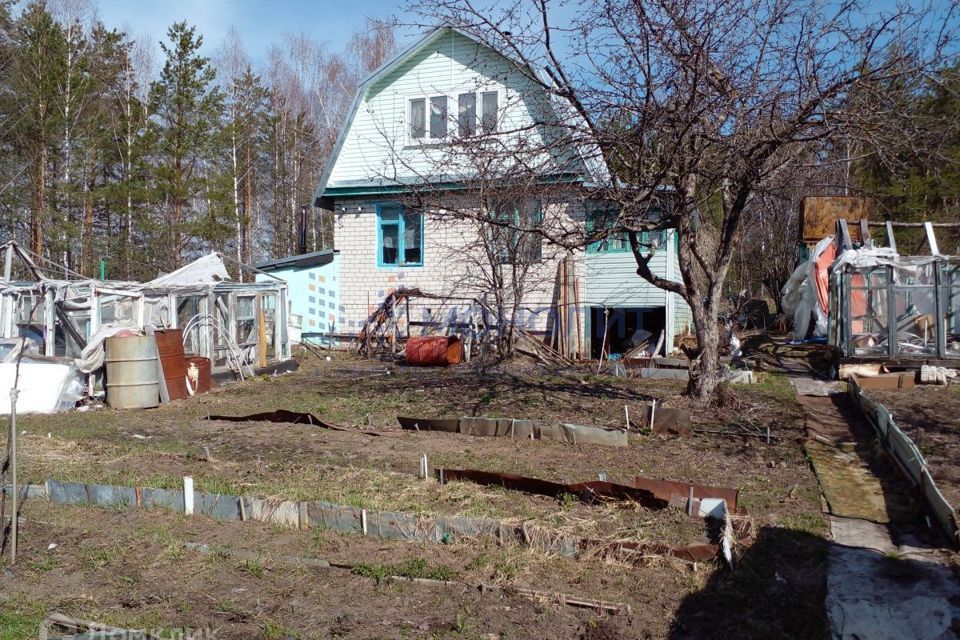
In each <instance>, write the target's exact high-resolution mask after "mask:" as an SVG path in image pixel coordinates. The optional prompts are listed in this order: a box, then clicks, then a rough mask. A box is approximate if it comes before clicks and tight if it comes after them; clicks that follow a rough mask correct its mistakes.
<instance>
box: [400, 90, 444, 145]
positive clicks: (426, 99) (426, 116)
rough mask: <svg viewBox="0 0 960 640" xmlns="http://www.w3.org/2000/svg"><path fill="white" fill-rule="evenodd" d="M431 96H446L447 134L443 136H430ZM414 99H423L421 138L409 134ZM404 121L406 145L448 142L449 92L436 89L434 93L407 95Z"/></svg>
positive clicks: (411, 125)
mask: <svg viewBox="0 0 960 640" xmlns="http://www.w3.org/2000/svg"><path fill="white" fill-rule="evenodd" d="M431 98H446V99H447V135H446V136H444V137H443V138H433V137H431V136H430V99H431ZM414 100H423V104H424V112H423V133H424V136H423V137H422V138H414V137H413V136H412V135H410V130H411V129H412V128H413V101H414ZM406 118H407V119H406V123H405V125H404V130H405V134H404V135H405V136H406V139H407V145H408V146H416V145H425V144H441V143H444V142H448V141H449V140H450V137H451V136H450V124H451V121H450V94H448V93H444V92H441V91H436V92H434V93H425V94H421V95H415V96H407V117H406Z"/></svg>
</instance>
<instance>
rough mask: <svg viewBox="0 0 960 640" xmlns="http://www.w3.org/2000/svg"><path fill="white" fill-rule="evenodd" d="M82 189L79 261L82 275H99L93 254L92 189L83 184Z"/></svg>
mask: <svg viewBox="0 0 960 640" xmlns="http://www.w3.org/2000/svg"><path fill="white" fill-rule="evenodd" d="M83 191H84V193H83V196H84V197H83V245H82V253H83V255H82V257H81V260H80V262H81V264H82V265H83V273H84V275H87V276H93V277H99V274H97V273H96V267H95V260H94V256H93V190H92V189H91V188H90V185H88V184H85V185H84V189H83Z"/></svg>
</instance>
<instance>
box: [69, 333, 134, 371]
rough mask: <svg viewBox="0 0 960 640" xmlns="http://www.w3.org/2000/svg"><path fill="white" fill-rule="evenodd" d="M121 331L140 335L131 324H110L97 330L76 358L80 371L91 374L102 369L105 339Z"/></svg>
mask: <svg viewBox="0 0 960 640" xmlns="http://www.w3.org/2000/svg"><path fill="white" fill-rule="evenodd" d="M123 331H134V332H136V333H137V335H140V333H141V332H140V330H139V329H138V328H137V325H135V324H134V323H133V322H112V323H110V324H105V325H103V326H102V327H100V328H99V329H97V330H96V332H94V334H93V335H92V336H90V338H89V339H88V340H87V346H85V347H84V348H83V351H81V352H80V357H79V358H77V366H78V367H80V371H82V372H84V373H92V372H94V371H96V370H97V369H99V368H100V367H102V366H103V363H104V361H105V359H106V353H107V351H106V349H105V348H104V344H105V343H106V341H107V338H112V337H113V336H115V335H117V334H118V333H121V332H123Z"/></svg>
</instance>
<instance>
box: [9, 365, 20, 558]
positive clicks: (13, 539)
mask: <svg viewBox="0 0 960 640" xmlns="http://www.w3.org/2000/svg"><path fill="white" fill-rule="evenodd" d="M19 369H20V358H17V376H16V377H19ZM18 395H19V392H18V391H17V385H16V382H14V385H13V388H12V389H10V475H11V481H10V484H11V488H12V489H13V495H12V496H11V499H10V506H11V507H12V511H11V512H10V564H17V530H18V528H19V522H18V514H17V503H18V501H19V499H20V495H19V494H20V487H18V486H17V396H18Z"/></svg>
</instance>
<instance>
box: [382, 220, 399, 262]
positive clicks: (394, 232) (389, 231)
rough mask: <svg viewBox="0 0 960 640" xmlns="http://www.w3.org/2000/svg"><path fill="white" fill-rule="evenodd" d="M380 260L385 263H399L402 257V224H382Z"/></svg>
mask: <svg viewBox="0 0 960 640" xmlns="http://www.w3.org/2000/svg"><path fill="white" fill-rule="evenodd" d="M380 244H381V252H382V253H381V256H380V261H381V262H382V263H383V264H397V261H398V260H399V258H400V225H399V224H397V223H387V222H384V223H383V224H382V225H381V226H380Z"/></svg>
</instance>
